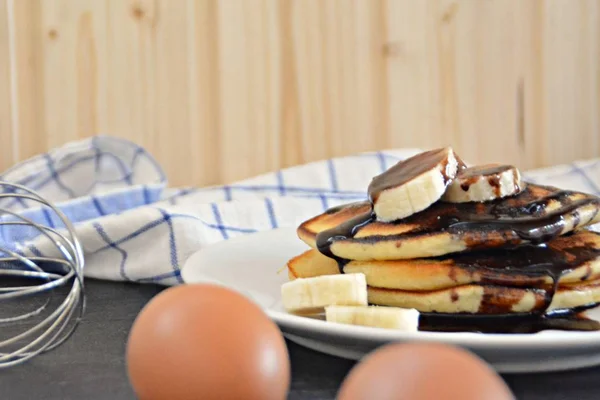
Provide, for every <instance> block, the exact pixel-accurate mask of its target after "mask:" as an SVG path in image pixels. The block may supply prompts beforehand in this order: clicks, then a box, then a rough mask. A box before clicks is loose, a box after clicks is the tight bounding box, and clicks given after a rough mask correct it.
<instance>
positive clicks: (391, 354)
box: [338, 343, 514, 400]
mask: <svg viewBox="0 0 600 400" xmlns="http://www.w3.org/2000/svg"><path fill="white" fill-rule="evenodd" d="M338 399H339V400H372V399H377V400H401V399H402V400H404V399H406V400H431V399H436V400H514V396H513V395H512V393H511V391H510V389H509V388H508V386H507V385H506V384H505V382H504V381H503V380H502V378H501V377H500V376H499V375H498V374H497V373H496V372H495V371H494V370H492V368H491V367H490V366H488V365H487V364H486V363H485V362H484V361H483V360H481V359H480V358H478V357H476V356H475V355H473V354H472V353H470V352H468V351H466V350H463V349H461V348H457V347H452V346H449V345H443V344H437V343H406V344H391V345H386V346H383V347H381V348H379V349H378V350H376V351H374V352H372V353H371V354H369V355H367V356H366V357H365V358H364V359H363V360H362V361H361V362H360V363H358V364H357V365H355V366H354V368H353V369H352V370H351V371H350V373H349V374H348V376H347V377H346V379H345V380H344V382H343V383H342V386H341V388H340V391H339V393H338Z"/></svg>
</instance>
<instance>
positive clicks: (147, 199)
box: [143, 185, 152, 204]
mask: <svg viewBox="0 0 600 400" xmlns="http://www.w3.org/2000/svg"><path fill="white" fill-rule="evenodd" d="M143 191H144V204H150V203H152V200H150V193H149V192H148V186H146V185H144V187H143Z"/></svg>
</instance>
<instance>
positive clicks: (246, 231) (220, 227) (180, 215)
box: [171, 213, 258, 233]
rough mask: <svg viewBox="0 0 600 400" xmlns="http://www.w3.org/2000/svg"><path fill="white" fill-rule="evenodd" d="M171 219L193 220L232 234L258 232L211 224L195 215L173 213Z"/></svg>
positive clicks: (252, 229) (251, 229)
mask: <svg viewBox="0 0 600 400" xmlns="http://www.w3.org/2000/svg"><path fill="white" fill-rule="evenodd" d="M171 217H172V218H182V219H193V220H195V221H198V222H200V223H202V224H203V225H204V226H206V227H208V228H212V229H225V230H226V231H231V232H239V233H255V232H258V230H257V229H254V228H240V227H235V226H227V225H222V224H221V225H218V224H209V223H208V222H206V221H204V220H202V219H200V218H199V217H196V216H194V215H187V214H178V213H171Z"/></svg>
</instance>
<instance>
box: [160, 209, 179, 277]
mask: <svg viewBox="0 0 600 400" xmlns="http://www.w3.org/2000/svg"><path fill="white" fill-rule="evenodd" d="M158 210H159V211H160V212H161V213H162V215H163V218H164V220H165V221H166V222H167V226H168V227H169V247H170V250H171V267H172V268H173V271H178V272H179V271H180V269H179V260H178V257H177V243H176V242H175V230H174V229H173V222H172V221H171V216H170V215H169V213H168V212H166V211H165V210H163V209H161V208H159V209H158ZM177 280H178V281H179V283H183V279H182V278H181V275H180V274H178V275H177Z"/></svg>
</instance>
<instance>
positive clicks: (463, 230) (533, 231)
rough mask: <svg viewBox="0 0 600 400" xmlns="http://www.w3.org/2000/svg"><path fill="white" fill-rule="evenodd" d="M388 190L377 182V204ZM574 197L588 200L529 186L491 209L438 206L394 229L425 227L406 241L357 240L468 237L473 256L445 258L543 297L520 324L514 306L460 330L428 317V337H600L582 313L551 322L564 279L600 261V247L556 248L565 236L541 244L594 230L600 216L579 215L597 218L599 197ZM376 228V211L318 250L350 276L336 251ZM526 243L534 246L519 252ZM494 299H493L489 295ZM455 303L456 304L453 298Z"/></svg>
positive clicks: (332, 234)
mask: <svg viewBox="0 0 600 400" xmlns="http://www.w3.org/2000/svg"><path fill="white" fill-rule="evenodd" d="M429 157H433V156H431V155H430V156H429ZM374 182H375V181H374ZM396 182H397V181H396ZM393 186H395V185H393ZM384 187H385V185H384V183H382V182H377V183H376V184H373V183H372V187H370V196H371V198H372V199H373V198H375V199H376V198H377V193H380V192H381V191H382V190H384V189H383V188H384ZM574 195H579V197H581V194H578V193H576V192H571V191H563V190H558V189H556V188H552V187H544V186H538V185H534V184H527V185H526V186H525V188H524V189H523V191H522V192H521V193H519V194H518V195H516V196H512V197H509V198H504V199H498V200H495V201H491V202H486V203H458V204H451V203H444V202H438V203H435V204H434V205H432V206H431V207H429V208H428V209H426V210H424V211H422V212H420V213H417V214H414V215H412V216H410V217H408V218H405V219H403V220H401V221H396V222H394V223H392V224H398V223H400V224H406V225H412V226H417V227H418V228H417V229H415V230H412V231H411V232H408V233H403V234H400V235H388V236H368V237H365V238H360V239H354V240H355V241H365V242H376V241H378V240H395V239H403V238H407V237H410V236H422V235H426V234H427V233H435V232H449V233H451V234H456V235H458V237H461V238H463V239H464V240H465V242H466V243H467V245H468V248H469V251H471V252H466V253H460V254H454V255H452V256H451V257H445V258H446V259H447V258H450V259H452V260H453V261H454V263H455V265H457V266H459V267H462V268H469V269H472V270H473V271H475V270H478V271H479V272H480V273H481V275H482V283H483V284H486V285H488V286H489V285H491V286H494V285H497V286H501V287H502V286H508V287H515V286H517V287H528V288H530V289H532V290H535V291H540V292H542V293H543V294H544V301H543V304H540V305H537V306H536V307H535V311H534V312H532V313H529V314H526V315H520V316H518V317H516V316H514V314H508V313H510V312H511V307H512V304H494V305H489V306H488V309H484V310H479V312H480V313H485V314H490V313H495V314H497V315H495V316H481V314H477V315H468V316H464V317H461V319H460V324H459V320H458V319H457V316H456V314H452V315H449V316H448V318H449V319H448V320H446V321H447V322H446V323H440V320H439V318H441V317H442V316H443V315H442V314H437V315H434V314H431V315H429V316H426V317H424V319H423V323H422V329H423V330H444V331H466V330H471V331H478V332H479V331H481V332H498V333H501V332H506V333H510V332H512V333H525V332H528V333H531V332H538V331H540V330H544V329H562V330H598V329H599V326H598V323H597V322H596V321H590V320H587V319H585V318H582V317H581V316H580V315H578V314H574V313H571V314H568V315H567V314H562V315H560V317H556V316H555V317H550V316H548V315H547V310H548V307H549V306H550V304H551V303H552V300H553V298H554V293H555V292H556V290H557V288H558V284H559V280H560V278H561V276H563V275H564V274H566V273H568V272H569V271H571V270H573V268H575V267H577V266H580V265H582V264H584V263H585V262H586V261H589V260H591V259H593V258H596V257H598V256H600V251H599V250H598V249H597V247H598V246H596V245H590V244H587V243H583V244H581V243H579V244H577V243H574V244H573V243H572V245H569V246H563V247H557V246H556V245H555V244H554V242H556V243H563V242H564V243H567V244H569V240H570V239H569V238H570V237H571V235H566V236H564V237H561V238H559V239H558V240H556V241H554V242H552V243H550V244H549V245H547V244H542V243H546V242H548V241H550V240H551V239H554V238H557V237H558V236H559V235H561V234H563V231H564V229H565V227H567V223H568V222H570V223H573V224H574V225H575V226H577V225H579V224H581V223H582V222H583V223H588V222H589V221H590V220H591V219H593V218H594V217H595V215H593V216H592V217H591V218H589V215H588V216H587V218H586V220H585V221H582V215H581V213H580V209H581V207H584V206H588V205H594V206H596V213H597V212H598V211H597V210H598V208H600V198H598V197H593V196H585V197H583V198H580V199H579V200H573V197H574ZM556 202H558V203H559V204H560V206H559V207H554V208H553V210H552V211H548V210H547V209H548V205H549V204H550V203H554V204H555V203H556ZM338 210H339V208H338ZM371 223H376V224H382V223H381V222H377V221H376V217H375V215H374V214H373V212H372V211H367V212H364V213H361V214H359V215H357V216H356V217H354V218H352V219H349V220H347V221H346V222H344V223H342V224H340V225H338V226H336V227H334V228H332V229H329V230H325V231H322V232H320V233H319V234H318V235H317V247H318V249H319V251H320V252H321V253H323V254H324V255H326V256H328V257H331V258H334V259H336V260H337V261H338V265H339V266H340V271H341V272H343V266H344V265H345V264H346V263H347V262H349V261H348V260H344V259H342V258H340V257H338V256H336V255H335V254H333V252H332V251H331V245H332V244H333V243H334V242H335V241H338V240H345V239H352V238H354V236H355V235H356V234H357V232H358V231H360V230H361V229H362V228H363V227H365V226H366V225H369V224H371ZM569 226H570V224H569ZM492 237H495V238H496V239H494V240H496V242H497V243H495V242H494V241H493V240H492V239H491V238H492ZM561 239H562V241H561ZM523 241H525V242H529V244H526V245H521V246H516V247H515V246H514V245H516V244H519V243H522V242H523ZM540 244H541V245H540ZM511 245H512V247H510V246H511ZM499 246H504V247H503V248H501V249H497V250H493V249H490V248H491V247H499ZM507 246H509V248H507ZM482 249H484V250H482ZM442 258H444V257H442ZM486 271H487V272H486ZM590 273H591V271H590ZM548 280H549V281H550V282H548ZM485 295H486V294H485V292H484V301H483V304H486V302H485ZM488 296H491V295H490V294H489V293H488ZM452 300H453V301H456V300H454V298H453V299H452ZM488 304H489V303H488ZM490 307H493V308H494V309H491V308H490ZM502 314H506V315H502ZM438 317H439V318H438ZM443 317H444V318H446V317H445V316H443ZM448 321H449V322H448ZM513 322H514V323H513Z"/></svg>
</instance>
